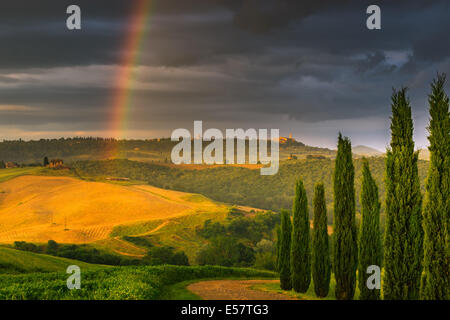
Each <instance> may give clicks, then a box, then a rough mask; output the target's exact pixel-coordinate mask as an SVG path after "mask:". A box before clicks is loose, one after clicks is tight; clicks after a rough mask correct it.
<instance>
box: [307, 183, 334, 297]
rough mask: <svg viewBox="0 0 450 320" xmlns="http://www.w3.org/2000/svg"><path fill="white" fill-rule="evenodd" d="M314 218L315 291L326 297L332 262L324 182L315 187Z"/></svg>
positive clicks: (313, 267)
mask: <svg viewBox="0 0 450 320" xmlns="http://www.w3.org/2000/svg"><path fill="white" fill-rule="evenodd" d="M313 203H314V219H313V231H312V245H313V248H312V263H311V267H312V277H313V282H314V292H315V293H316V296H318V297H326V296H327V295H328V290H329V289H330V276H331V263H330V248H329V243H328V226H327V206H326V202H325V188H324V186H323V183H317V184H316V186H315V188H314V200H313Z"/></svg>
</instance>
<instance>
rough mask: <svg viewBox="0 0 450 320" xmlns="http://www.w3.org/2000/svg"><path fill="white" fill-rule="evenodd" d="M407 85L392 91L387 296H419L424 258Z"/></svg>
mask: <svg viewBox="0 0 450 320" xmlns="http://www.w3.org/2000/svg"><path fill="white" fill-rule="evenodd" d="M418 156H419V154H418V152H414V141H413V121H412V117H411V106H410V104H409V99H408V98H407V97H406V88H402V89H400V90H399V91H396V90H394V92H393V94H392V117H391V149H390V150H389V149H388V150H387V157H386V176H385V180H386V228H385V241H384V249H385V250H384V268H385V270H384V282H383V291H384V298H385V299H391V300H406V299H417V298H418V297H419V287H420V277H421V272H422V259H423V247H422V244H423V229H422V214H421V206H422V196H421V194H420V183H419V175H418V170H417V161H418Z"/></svg>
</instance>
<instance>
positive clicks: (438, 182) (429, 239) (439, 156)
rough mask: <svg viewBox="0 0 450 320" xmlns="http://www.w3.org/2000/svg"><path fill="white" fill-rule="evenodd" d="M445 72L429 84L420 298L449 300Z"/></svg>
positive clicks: (449, 142)
mask: <svg viewBox="0 0 450 320" xmlns="http://www.w3.org/2000/svg"><path fill="white" fill-rule="evenodd" d="M444 85H445V75H443V74H442V75H438V77H437V79H436V80H434V81H433V83H432V84H431V94H430V95H429V97H428V103H429V105H430V116H431V119H430V125H429V127H428V130H429V132H430V136H429V137H428V140H429V141H430V147H429V150H430V154H431V159H430V168H429V170H428V179H427V184H426V195H425V205H424V210H423V228H424V233H425V234H424V243H423V246H424V260H423V267H424V273H423V276H422V283H421V292H420V296H421V298H422V299H427V300H428V299H429V300H445V299H449V298H450V296H449V290H450V280H449V277H450V265H449V261H450V257H449V247H448V240H449V239H448V222H449V215H450V213H449V211H450V118H449V112H448V105H449V98H448V96H447V95H446V93H445V91H444Z"/></svg>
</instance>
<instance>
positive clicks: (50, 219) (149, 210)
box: [0, 176, 226, 243]
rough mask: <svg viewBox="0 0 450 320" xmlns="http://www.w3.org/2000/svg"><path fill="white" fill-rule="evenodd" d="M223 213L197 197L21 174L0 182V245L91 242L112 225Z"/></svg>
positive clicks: (223, 207) (215, 206)
mask: <svg viewBox="0 0 450 320" xmlns="http://www.w3.org/2000/svg"><path fill="white" fill-rule="evenodd" d="M225 209H226V207H225V205H221V204H217V203H215V202H213V201H211V200H209V199H207V198H205V197H203V196H201V195H196V194H189V193H183V192H176V191H170V190H164V189H160V188H156V187H152V186H121V185H117V184H110V183H102V182H86V181H82V180H78V179H75V178H70V177H48V176H21V177H17V178H15V179H12V180H9V181H6V182H3V183H0V242H1V243H11V242H13V241H19V240H20V241H29V242H46V241H48V240H50V239H52V240H55V241H57V242H63V243H85V242H93V241H97V240H101V239H106V238H108V237H109V234H110V232H111V231H112V229H113V228H114V227H115V226H118V225H127V224H135V223H137V222H144V221H151V220H165V219H172V218H176V217H180V216H184V215H189V214H199V213H202V212H214V211H217V212H219V211H224V210H225Z"/></svg>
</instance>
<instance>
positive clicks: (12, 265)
mask: <svg viewBox="0 0 450 320" xmlns="http://www.w3.org/2000/svg"><path fill="white" fill-rule="evenodd" d="M70 265H77V266H79V267H80V268H83V269H93V268H100V267H105V266H98V265H97V266H96V265H92V264H89V263H85V262H81V261H77V260H72V259H66V258H60V257H54V256H49V255H46V254H38V253H33V252H25V251H19V250H15V249H10V248H6V247H1V246H0V273H28V272H55V271H65V270H66V269H67V267H68V266H70Z"/></svg>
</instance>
